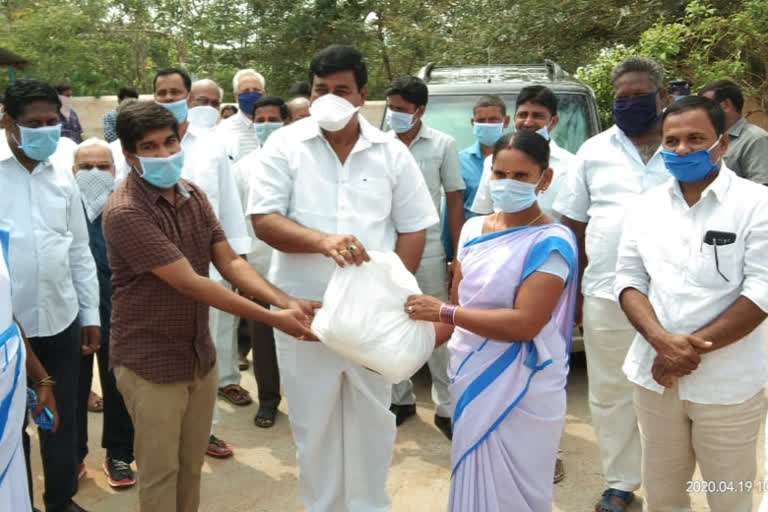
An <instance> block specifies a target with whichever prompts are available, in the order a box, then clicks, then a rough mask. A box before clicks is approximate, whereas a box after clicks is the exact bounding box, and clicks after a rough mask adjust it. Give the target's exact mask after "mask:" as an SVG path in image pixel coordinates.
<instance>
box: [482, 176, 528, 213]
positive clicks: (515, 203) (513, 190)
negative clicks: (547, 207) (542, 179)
mask: <svg viewBox="0 0 768 512" xmlns="http://www.w3.org/2000/svg"><path fill="white" fill-rule="evenodd" d="M537 185H538V182H536V183H525V182H523V181H518V180H512V179H502V180H491V182H490V186H491V200H492V201H493V206H495V207H496V209H498V210H501V211H503V212H508V213H515V212H520V211H523V210H525V209H526V208H530V206H531V205H532V204H533V203H535V202H536V186H537Z"/></svg>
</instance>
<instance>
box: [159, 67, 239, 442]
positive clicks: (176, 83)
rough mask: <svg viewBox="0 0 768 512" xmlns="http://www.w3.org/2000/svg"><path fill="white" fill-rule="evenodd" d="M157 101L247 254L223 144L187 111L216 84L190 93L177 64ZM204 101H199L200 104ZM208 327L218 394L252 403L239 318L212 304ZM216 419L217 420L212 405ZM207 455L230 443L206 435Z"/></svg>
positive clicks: (188, 170) (188, 163)
mask: <svg viewBox="0 0 768 512" xmlns="http://www.w3.org/2000/svg"><path fill="white" fill-rule="evenodd" d="M154 89H155V101H156V102H158V103H159V104H161V105H163V106H164V107H166V108H167V109H168V110H170V111H171V113H173V114H174V116H175V117H176V120H177V121H178V123H179V136H180V137H181V147H182V148H183V150H184V167H183V170H182V174H181V176H182V177H183V178H185V179H188V180H190V181H192V182H193V183H195V184H196V185H198V186H199V187H200V188H202V189H203V191H204V192H205V194H206V196H207V197H208V201H210V203H211V205H212V206H213V211H214V213H215V214H216V217H217V218H218V219H219V222H221V226H222V228H223V229H224V233H226V235H227V241H228V242H229V244H230V245H231V246H232V248H233V249H234V250H235V252H237V253H238V254H241V255H244V254H248V252H250V249H251V240H250V238H249V237H248V232H247V230H246V227H245V217H244V216H243V207H242V205H241V204H240V196H239V194H238V192H237V185H236V184H235V178H234V175H233V174H232V169H231V167H230V161H229V158H228V156H227V153H226V150H225V149H224V148H223V147H222V146H221V144H219V142H218V139H217V138H216V137H214V136H213V134H212V132H211V131H210V130H209V129H206V128H202V127H200V126H198V125H196V124H191V123H190V122H189V120H188V119H187V117H188V111H189V109H190V108H194V107H195V106H196V105H198V103H199V102H198V100H197V97H198V96H199V95H205V96H206V97H207V98H213V99H214V100H216V99H217V98H218V101H221V98H220V96H219V95H220V92H219V88H218V86H217V85H216V84H215V83H214V82H212V81H210V80H207V81H205V82H202V83H200V84H197V83H196V87H195V91H194V93H192V91H191V89H192V82H191V80H190V78H189V76H188V75H187V74H186V73H185V72H184V71H182V70H180V69H176V68H168V69H163V70H160V71H158V72H157V74H156V75H155V79H154ZM201 106H203V105H200V106H198V107H197V108H200V107H201ZM210 276H211V279H212V280H214V281H216V282H218V283H220V284H222V285H223V286H226V287H229V286H230V285H229V283H227V282H226V281H225V280H224V279H223V278H222V277H221V274H219V272H218V271H217V270H216V268H215V267H214V266H213V265H211V269H210ZM208 322H209V329H210V331H211V337H212V338H213V342H214V344H215V345H216V361H217V363H218V370H219V396H222V397H224V398H226V399H227V400H229V401H230V402H232V403H234V404H236V405H248V404H249V403H251V398H250V395H249V394H248V391H246V390H245V389H243V388H242V387H241V386H240V370H239V369H238V367H237V342H236V338H235V327H236V325H237V319H236V318H235V317H234V316H232V315H231V314H229V313H226V312H224V311H221V310H220V309H217V308H211V310H210V313H209V319H208ZM213 422H214V424H215V423H216V422H217V417H216V410H215V409H214V420H213ZM209 441H210V442H209V446H208V451H207V452H206V453H208V455H211V456H213V457H227V456H229V455H231V454H232V447H231V446H229V445H228V444H227V443H226V442H224V441H223V440H221V439H218V438H217V437H216V436H214V435H213V427H211V438H210V440H209Z"/></svg>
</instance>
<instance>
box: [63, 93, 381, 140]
mask: <svg viewBox="0 0 768 512" xmlns="http://www.w3.org/2000/svg"><path fill="white" fill-rule="evenodd" d="M139 99H141V100H149V101H151V100H152V95H151V94H142V95H141V97H140V98H139ZM116 106H117V96H101V97H100V98H94V97H93V96H80V97H77V98H73V99H72V108H74V109H75V111H76V112H77V115H78V116H79V117H80V124H81V125H82V126H83V137H84V138H89V137H99V138H102V137H104V131H103V129H102V125H101V118H102V116H104V113H105V112H107V111H109V110H112V109H113V108H115V107H116ZM384 106H385V102H384V101H368V102H366V103H365V105H364V106H363V108H362V109H361V110H362V114H363V115H364V116H365V118H366V119H367V120H368V121H369V122H370V123H371V124H373V125H374V126H376V127H378V126H379V124H380V123H381V118H382V116H383V115H384Z"/></svg>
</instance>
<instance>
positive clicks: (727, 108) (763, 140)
mask: <svg viewBox="0 0 768 512" xmlns="http://www.w3.org/2000/svg"><path fill="white" fill-rule="evenodd" d="M699 96H704V97H705V98H709V99H712V100H715V101H717V102H718V103H720V107H721V108H722V109H723V111H724V112H725V129H726V130H727V131H728V138H729V139H730V140H731V143H730V144H729V145H728V152H727V153H726V154H725V163H726V164H728V167H730V169H731V170H732V171H733V172H735V173H736V174H737V175H738V176H741V177H742V178H747V179H749V180H752V181H754V182H755V183H760V184H761V185H768V132H766V131H765V130H763V129H762V128H760V127H759V126H757V125H754V124H752V123H750V122H747V118H746V117H744V116H743V115H742V110H743V108H744V95H743V94H742V92H741V88H740V87H739V86H738V85H736V84H735V83H733V82H731V81H730V80H718V81H716V82H712V83H711V84H708V85H705V86H704V87H702V88H701V90H700V91H699Z"/></svg>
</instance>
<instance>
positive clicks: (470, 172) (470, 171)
mask: <svg viewBox="0 0 768 512" xmlns="http://www.w3.org/2000/svg"><path fill="white" fill-rule="evenodd" d="M483 162H485V156H484V155H483V150H482V148H481V147H480V143H479V142H475V143H474V144H472V145H471V146H469V147H468V148H465V149H462V150H461V151H459V165H460V167H461V176H462V178H464V184H465V185H466V188H464V190H462V191H461V195H462V197H463V198H464V222H466V221H467V220H469V219H471V218H472V217H474V216H475V215H477V214H476V213H474V212H473V211H472V203H473V202H474V201H475V194H476V193H477V188H478V186H479V185H480V178H481V177H482V175H483ZM442 225H443V236H442V238H443V247H444V248H445V255H446V257H447V258H448V260H452V259H453V254H454V247H453V239H452V238H451V231H450V229H449V226H448V219H447V217H446V208H445V204H443V213H442Z"/></svg>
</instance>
